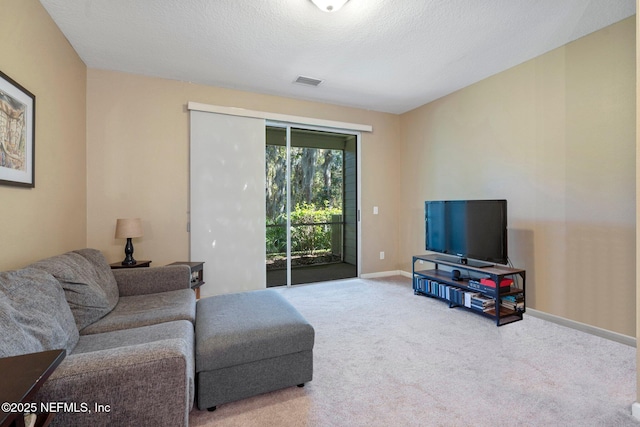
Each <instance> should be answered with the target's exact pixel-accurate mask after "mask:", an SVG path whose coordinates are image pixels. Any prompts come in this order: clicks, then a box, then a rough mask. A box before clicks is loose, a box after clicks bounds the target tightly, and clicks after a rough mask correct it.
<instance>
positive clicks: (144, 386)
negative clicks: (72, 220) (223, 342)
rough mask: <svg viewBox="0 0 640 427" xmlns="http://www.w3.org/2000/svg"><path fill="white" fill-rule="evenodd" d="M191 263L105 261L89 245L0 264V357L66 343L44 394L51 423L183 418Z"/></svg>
mask: <svg viewBox="0 0 640 427" xmlns="http://www.w3.org/2000/svg"><path fill="white" fill-rule="evenodd" d="M190 277H191V275H190V270H189V267H187V266H165V267H154V268H135V269H119V270H111V268H110V267H109V265H108V263H107V261H106V260H105V258H104V256H103V255H102V254H101V253H100V252H99V251H97V250H95V249H82V250H78V251H72V252H67V253H65V254H61V255H58V256H54V257H52V258H47V259H44V260H41V261H38V262H36V263H34V264H31V265H29V266H27V267H25V268H23V269H20V270H15V271H7V272H0V331H2V333H1V334H0V357H8V356H14V355H20V354H26V353H33V352H37V351H44V350H52V349H66V351H67V356H66V358H65V360H64V361H63V362H62V363H61V364H60V366H59V367H58V368H57V369H56V370H55V372H54V373H53V374H52V375H51V377H50V378H49V379H48V380H47V381H46V383H45V384H44V386H43V387H42V389H40V391H39V392H38V394H37V400H38V401H42V402H76V403H78V404H80V403H87V404H88V405H89V407H90V408H93V407H94V404H96V403H97V404H101V405H109V408H110V411H109V412H102V413H91V412H60V413H57V414H56V416H55V417H54V418H53V422H52V424H51V425H53V426H72V425H73V426H84V425H87V426H89V425H90V426H116V425H139V426H142V425H153V426H156V427H159V426H186V425H188V416H189V411H190V410H191V408H192V406H193V402H194V397H195V396H194V393H195V387H194V376H195V356H194V339H195V337H194V323H195V310H196V300H195V294H194V292H193V291H192V290H191V289H190Z"/></svg>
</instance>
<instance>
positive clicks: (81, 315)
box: [30, 250, 118, 330]
mask: <svg viewBox="0 0 640 427" xmlns="http://www.w3.org/2000/svg"><path fill="white" fill-rule="evenodd" d="M91 251H95V250H91ZM91 251H88V252H87V251H85V252H83V253H82V254H81V253H78V252H67V253H64V254H61V255H57V256H54V257H51V258H47V259H43V260H41V261H37V262H35V263H33V264H31V266H30V267H34V268H39V269H41V270H44V271H46V272H48V273H50V274H52V275H53V276H54V277H55V278H56V279H58V281H59V282H60V284H61V285H62V288H63V289H64V293H65V296H66V298H67V302H68V303H69V307H71V312H72V313H73V317H74V318H75V321H76V325H77V326H78V329H79V330H82V329H83V328H84V327H86V326H88V325H90V324H92V323H93V322H95V321H96V320H98V319H101V318H102V317H103V316H104V315H105V314H107V313H109V312H110V311H111V310H113V308H114V307H115V306H116V304H117V303H118V289H117V284H116V283H115V278H114V277H113V274H111V275H110V277H109V274H108V273H110V271H108V272H105V271H104V269H103V268H102V267H101V266H100V265H99V264H100V263H99V262H97V261H96V259H97V258H99V257H102V254H100V255H99V256H98V255H97V254H96V252H97V253H98V254H99V252H98V251H95V252H91ZM103 258H104V257H103ZM104 262H105V263H106V261H104Z"/></svg>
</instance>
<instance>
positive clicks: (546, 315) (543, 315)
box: [526, 308, 637, 347]
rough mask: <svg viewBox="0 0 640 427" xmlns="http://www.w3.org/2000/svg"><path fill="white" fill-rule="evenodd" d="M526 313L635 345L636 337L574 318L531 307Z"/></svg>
mask: <svg viewBox="0 0 640 427" xmlns="http://www.w3.org/2000/svg"><path fill="white" fill-rule="evenodd" d="M526 314H529V315H531V316H533V317H537V318H539V319H544V320H548V321H549V322H553V323H557V324H558V325H562V326H566V327H568V328H572V329H576V330H578V331H582V332H586V333H588V334H591V335H595V336H598V337H600V338H605V339H608V340H611V341H616V342H619V343H621V344H626V345H628V346H631V347H636V346H637V345H636V344H637V342H636V338H635V337H630V336H629V335H623V334H619V333H617V332H613V331H608V330H606V329H602V328H598V327H597V326H591V325H587V324H586V323H581V322H577V321H575V320H570V319H565V318H564V317H560V316H556V315H554V314H549V313H545V312H544V311H539V310H535V309H533V308H527V311H526Z"/></svg>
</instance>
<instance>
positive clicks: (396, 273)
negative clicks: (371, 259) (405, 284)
mask: <svg viewBox="0 0 640 427" xmlns="http://www.w3.org/2000/svg"><path fill="white" fill-rule="evenodd" d="M403 273H404V272H403V271H400V270H392V271H379V272H377V273H366V274H361V275H360V278H361V279H375V278H376V277H389V276H400V275H402V276H404V274H403ZM407 277H411V274H409V275H408V276H407Z"/></svg>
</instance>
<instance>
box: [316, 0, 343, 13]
mask: <svg viewBox="0 0 640 427" xmlns="http://www.w3.org/2000/svg"><path fill="white" fill-rule="evenodd" d="M311 1H312V2H313V4H315V5H316V6H318V9H320V10H322V11H323V12H337V11H338V10H340V8H341V7H342V6H344V4H345V3H346V2H347V1H349V0H311Z"/></svg>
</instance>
